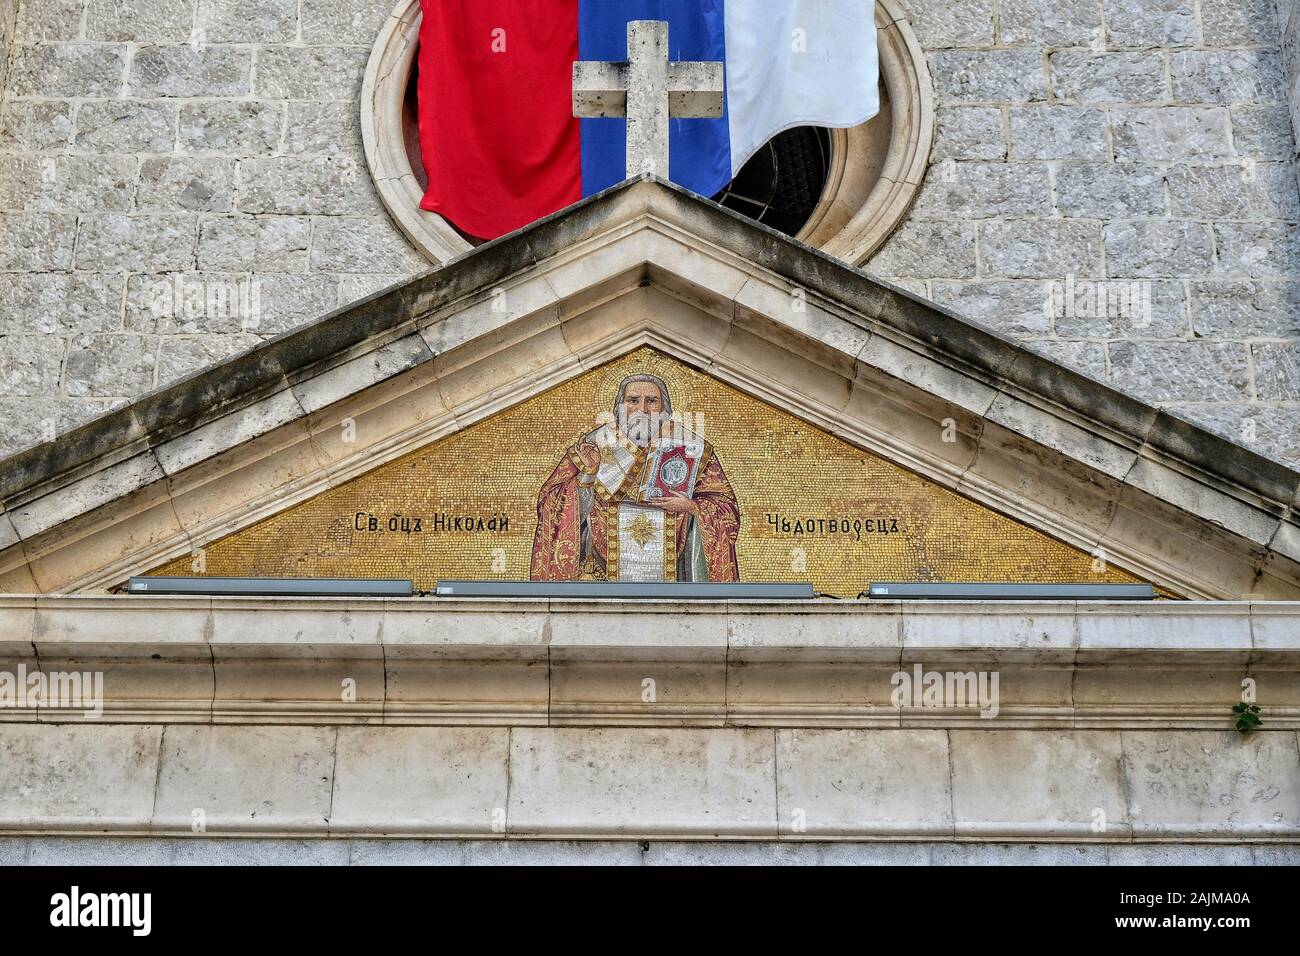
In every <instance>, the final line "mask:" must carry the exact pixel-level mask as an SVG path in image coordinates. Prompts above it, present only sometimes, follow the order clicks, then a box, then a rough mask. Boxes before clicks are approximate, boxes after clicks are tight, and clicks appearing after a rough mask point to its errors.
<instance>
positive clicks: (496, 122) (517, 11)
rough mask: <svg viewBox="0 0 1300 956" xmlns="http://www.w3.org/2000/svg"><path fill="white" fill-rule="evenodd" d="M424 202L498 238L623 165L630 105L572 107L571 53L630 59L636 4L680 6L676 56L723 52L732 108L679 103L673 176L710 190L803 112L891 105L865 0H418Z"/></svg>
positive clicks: (835, 115) (803, 120) (472, 230)
mask: <svg viewBox="0 0 1300 956" xmlns="http://www.w3.org/2000/svg"><path fill="white" fill-rule="evenodd" d="M421 5H422V7H423V10H424V18H423V22H422V23H421V26H420V53H419V78H418V81H417V91H418V94H419V121H420V149H421V152H422V155H423V161H424V169H425V173H426V175H427V177H428V186H427V190H426V192H425V196H424V200H423V202H421V203H420V206H421V208H423V209H428V210H432V211H433V212H437V213H439V214H441V215H442V216H444V217H446V218H447V219H448V220H450V221H451V222H452V223H454V224H455V225H456V226H457V227H458V228H459V229H461V230H462V231H464V232H466V233H468V234H469V235H472V236H476V237H478V238H481V239H493V238H495V237H497V236H500V235H504V234H505V233H507V232H510V231H512V230H514V229H518V228H519V227H521V226H525V225H527V224H528V223H530V222H533V221H535V220H537V219H540V218H542V217H543V216H547V215H549V214H551V213H553V212H555V211H556V210H559V209H562V208H564V207H565V206H567V205H569V204H571V203H574V202H577V201H578V200H579V199H581V198H582V197H583V196H589V195H591V194H592V193H597V192H600V190H602V189H605V188H607V187H609V186H612V185H614V184H615V183H618V182H621V181H622V180H623V179H624V178H625V169H626V148H625V147H626V126H627V124H626V121H625V120H623V119H621V118H601V119H581V120H579V119H576V118H574V116H573V108H572V105H573V97H572V76H573V63H574V61H575V60H603V61H621V60H625V59H627V23H628V21H629V20H665V21H667V22H668V47H669V57H670V59H673V60H712V61H717V62H721V63H723V64H725V75H724V81H725V83H726V88H727V96H726V109H725V112H724V114H723V116H722V117H721V118H720V119H674V120H670V123H669V126H670V129H669V178H670V179H672V181H673V182H675V183H678V184H680V185H682V186H685V187H686V188H687V189H691V190H693V191H695V192H697V193H700V194H701V195H704V196H712V195H714V194H716V193H717V192H718V191H719V190H721V189H722V188H723V187H724V186H726V185H727V183H729V182H730V181H731V180H732V179H733V178H734V177H735V175H736V173H738V172H739V171H740V168H741V167H742V166H743V165H744V164H745V162H746V160H748V159H749V158H750V157H751V156H753V155H754V153H755V152H757V151H758V150H759V149H760V148H761V147H762V146H763V145H764V144H765V143H766V142H767V141H768V140H769V139H771V138H772V137H773V136H775V135H776V134H777V133H779V132H781V131H782V130H786V129H790V128H791V127H795V126H839V127H848V126H857V125H858V124H859V123H864V122H866V121H867V120H868V119H870V118H871V117H872V116H874V115H875V114H876V112H877V111H878V109H879V105H880V104H879V94H878V91H877V80H878V74H877V53H876V27H875V20H874V14H873V9H874V4H871V3H867V2H863V0H421Z"/></svg>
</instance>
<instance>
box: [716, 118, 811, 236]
mask: <svg viewBox="0 0 1300 956" xmlns="http://www.w3.org/2000/svg"><path fill="white" fill-rule="evenodd" d="M830 162H831V137H830V134H829V133H828V132H827V131H826V130H825V129H822V128H821V127H818V126H797V127H795V128H794V129H788V130H786V131H785V132H784V133H779V134H777V135H776V136H774V137H773V138H772V139H770V140H768V141H767V143H766V145H764V146H763V147H762V149H760V150H759V151H758V152H757V153H755V154H754V155H753V156H752V157H750V160H749V162H747V163H745V165H744V167H742V168H741V170H740V172H739V173H738V174H737V175H736V178H735V179H733V180H732V181H731V184H730V185H729V186H727V188H726V189H724V190H722V192H720V193H718V194H717V195H716V196H714V197H713V201H714V202H716V203H719V204H721V205H723V206H726V207H727V208H728V209H731V210H734V211H735V212H738V213H740V214H741V215H742V216H748V217H749V218H750V219H754V220H757V221H758V222H761V223H762V224H763V225H765V226H770V227H771V228H773V229H776V230H778V231H780V232H783V233H785V234H786V235H788V236H793V235H795V234H796V233H797V232H798V231H799V230H800V229H802V228H803V226H804V223H806V222H807V221H808V217H810V216H811V215H812V214H813V210H814V209H816V208H817V203H818V202H819V201H820V200H821V197H822V191H823V190H824V189H825V188H826V177H827V176H828V175H829V173H830Z"/></svg>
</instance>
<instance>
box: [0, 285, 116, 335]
mask: <svg viewBox="0 0 1300 956" xmlns="http://www.w3.org/2000/svg"><path fill="white" fill-rule="evenodd" d="M121 324H122V275H121V274H120V273H110V274H107V275H104V274H100V273H96V272H33V273H26V274H24V273H0V332H4V333H6V334H8V333H14V332H20V333H21V332H32V333H44V334H54V335H58V334H66V333H68V332H111V331H115V330H116V329H118V328H120V327H121Z"/></svg>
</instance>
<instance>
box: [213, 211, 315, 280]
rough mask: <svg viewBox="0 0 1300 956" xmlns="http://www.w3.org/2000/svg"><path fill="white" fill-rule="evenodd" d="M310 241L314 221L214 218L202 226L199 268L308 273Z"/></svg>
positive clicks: (273, 218) (281, 217)
mask: <svg viewBox="0 0 1300 956" xmlns="http://www.w3.org/2000/svg"><path fill="white" fill-rule="evenodd" d="M310 241H311V220H310V219H306V218H294V217H290V216H259V217H257V218H256V219H253V218H247V217H243V216H212V217H208V218H205V219H204V220H203V222H202V223H201V224H200V225H199V245H198V267H199V268H200V269H217V270H221V269H229V270H246V271H249V272H257V271H261V270H266V271H268V272H306V271H307V247H308V245H309V243H310Z"/></svg>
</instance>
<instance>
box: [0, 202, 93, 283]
mask: <svg viewBox="0 0 1300 956" xmlns="http://www.w3.org/2000/svg"><path fill="white" fill-rule="evenodd" d="M76 237H77V217H76V216H70V215H53V214H50V213H41V212H20V213H0V269H10V270H16V271H26V270H30V271H44V270H47V269H71V268H72V246H73V242H74V241H75V240H76Z"/></svg>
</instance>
